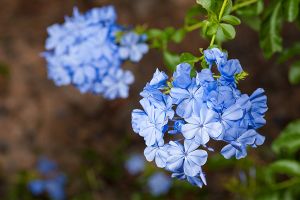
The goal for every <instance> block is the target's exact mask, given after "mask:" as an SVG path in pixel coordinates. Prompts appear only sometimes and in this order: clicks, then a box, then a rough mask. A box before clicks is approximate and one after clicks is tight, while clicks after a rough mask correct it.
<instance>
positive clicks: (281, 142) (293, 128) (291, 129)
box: [272, 120, 300, 154]
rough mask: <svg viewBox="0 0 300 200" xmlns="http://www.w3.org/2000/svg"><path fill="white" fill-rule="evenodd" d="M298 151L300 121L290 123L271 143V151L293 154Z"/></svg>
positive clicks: (299, 144)
mask: <svg viewBox="0 0 300 200" xmlns="http://www.w3.org/2000/svg"><path fill="white" fill-rule="evenodd" d="M299 149H300V120H296V121H294V122H291V123H290V124H289V125H288V126H287V127H286V128H285V129H284V130H283V131H282V133H281V134H280V136H279V137H278V138H277V139H275V140H274V141H273V143H272V150H273V151H274V152H275V153H277V154H279V153H280V152H282V151H284V152H285V153H288V154H293V153H295V152H297V151H298V150H299Z"/></svg>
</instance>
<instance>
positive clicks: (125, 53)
mask: <svg viewBox="0 0 300 200" xmlns="http://www.w3.org/2000/svg"><path fill="white" fill-rule="evenodd" d="M144 41H145V37H143V36H140V35H138V34H136V33H134V32H129V33H126V34H124V35H123V36H122V38H121V42H120V48H119V55H120V57H121V59H123V60H127V59H129V60H131V61H132V62H138V61H140V60H141V59H142V57H143V54H145V53H147V52H148V50H149V47H148V45H147V44H145V43H144Z"/></svg>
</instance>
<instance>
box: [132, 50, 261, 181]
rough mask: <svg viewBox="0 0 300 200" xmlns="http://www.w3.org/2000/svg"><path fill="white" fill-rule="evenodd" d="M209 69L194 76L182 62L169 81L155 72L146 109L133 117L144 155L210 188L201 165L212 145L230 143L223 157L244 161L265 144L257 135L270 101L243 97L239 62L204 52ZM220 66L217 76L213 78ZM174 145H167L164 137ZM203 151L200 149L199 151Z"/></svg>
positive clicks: (256, 96) (217, 52)
mask: <svg viewBox="0 0 300 200" xmlns="http://www.w3.org/2000/svg"><path fill="white" fill-rule="evenodd" d="M204 58H205V61H206V63H207V65H208V68H205V69H202V70H201V71H200V72H197V75H196V77H191V66H190V65H189V64H187V63H181V64H179V65H178V66H177V69H176V71H175V72H174V74H173V77H172V78H171V79H170V80H171V81H168V76H167V75H166V74H165V73H164V72H160V71H159V70H157V71H156V72H155V73H154V76H153V78H152V80H151V81H150V82H149V83H147V85H146V86H145V88H144V89H143V91H142V92H141V96H142V97H143V99H142V100H140V103H141V105H142V107H143V110H140V109H135V110H133V112H132V127H133V130H134V132H136V133H138V134H139V135H140V136H142V137H143V138H144V140H145V143H146V145H147V147H146V149H145V151H144V155H145V157H146V159H147V160H148V161H153V160H154V161H155V163H156V165H157V166H158V167H160V168H165V169H166V170H168V171H170V172H172V177H176V178H178V179H180V180H187V181H188V182H190V183H191V184H193V185H196V186H198V187H202V186H203V185H206V179H205V175H204V173H203V171H202V166H203V165H204V164H205V163H206V161H207V157H208V153H207V151H206V150H212V148H210V147H208V146H207V143H208V142H209V141H210V140H217V141H223V142H226V143H227V145H225V146H224V147H223V148H222V150H221V154H222V155H223V156H224V157H225V158H226V159H229V158H231V157H236V158H237V159H240V158H244V157H245V156H246V155H247V151H246V149H247V147H253V148H255V147H257V146H259V145H262V144H263V142H264V140H265V137H264V136H262V135H260V134H259V133H258V132H257V131H256V130H257V129H258V128H260V127H262V126H263V125H264V124H265V123H266V121H265V119H264V114H265V112H266V111H267V104H266V101H267V98H266V96H265V95H264V90H263V89H260V88H259V89H257V90H256V91H254V92H253V94H252V95H250V96H249V95H247V94H243V93H241V92H240V91H239V90H238V88H237V81H236V80H237V79H238V77H239V76H241V75H242V74H243V69H242V67H241V65H240V63H239V61H238V60H237V59H230V60H228V59H227V54H226V53H224V52H222V51H221V50H219V49H217V48H213V49H208V50H205V51H204ZM213 66H216V68H217V70H218V71H219V73H220V74H219V75H214V74H213V72H212V67H213ZM167 135H169V136H174V138H176V139H174V140H171V141H169V142H166V141H165V139H166V138H165V136H167ZM199 147H201V148H202V149H199Z"/></svg>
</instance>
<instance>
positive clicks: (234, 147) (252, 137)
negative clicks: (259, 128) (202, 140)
mask: <svg viewBox="0 0 300 200" xmlns="http://www.w3.org/2000/svg"><path fill="white" fill-rule="evenodd" d="M243 131H245V130H243V129H240V128H237V127H235V128H233V129H232V130H231V131H230V134H228V135H225V136H224V140H225V141H227V142H229V143H230V144H228V145H226V146H225V147H223V148H222V150H221V154H222V155H223V156H224V157H225V158H227V159H229V158H231V157H232V156H235V157H236V158H237V159H241V158H244V157H246V156H247V150H246V147H247V146H258V145H262V144H263V143H264V140H265V138H264V137H263V136H262V135H260V134H258V133H257V132H256V131H255V130H253V129H250V130H247V131H246V132H243Z"/></svg>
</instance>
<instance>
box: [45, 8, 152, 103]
mask: <svg viewBox="0 0 300 200" xmlns="http://www.w3.org/2000/svg"><path fill="white" fill-rule="evenodd" d="M116 19H117V15H116V12H115V9H114V7H112V6H107V7H102V8H94V9H91V10H89V11H88V12H86V13H84V14H81V13H80V12H79V11H78V9H77V8H74V11H73V16H72V17H66V18H65V22H64V23H63V24H54V25H52V26H50V27H49V28H48V29H47V31H48V34H49V37H48V38H47V40H46V50H47V51H46V52H44V53H43V56H44V58H45V59H46V61H47V68H48V77H49V78H50V79H52V80H53V81H54V82H55V84H56V85H57V86H64V85H70V84H72V85H74V86H75V87H77V88H78V89H79V91H80V92H81V93H87V92H90V93H94V94H100V95H103V96H104V97H105V98H107V99H115V98H126V97H128V90H129V85H130V84H132V83H133V81H134V77H133V75H132V73H131V72H128V71H125V72H124V71H123V70H121V69H120V68H121V66H122V64H123V63H124V61H125V60H124V59H125V58H121V57H120V56H119V51H120V48H121V47H120V45H121V44H124V45H129V44H127V43H126V41H127V42H128V39H124V41H123V40H122V41H121V44H118V43H117V41H116V33H117V32H121V31H123V30H124V28H123V27H121V26H120V25H118V24H117V23H116ZM128 34H129V33H128ZM126 35H127V34H126ZM130 35H131V34H129V36H127V37H129V38H130V37H131V36H130ZM124 37H125V36H124ZM139 38H143V37H140V36H139ZM140 40H143V39H140ZM129 42H131V43H130V45H131V46H130V49H131V53H130V55H131V57H130V58H131V59H134V60H135V61H137V60H139V59H140V58H141V56H142V55H143V54H144V53H146V51H145V48H146V47H145V45H146V44H143V43H140V41H138V42H139V43H134V41H129ZM128 47H129V46H128ZM122 48H125V46H124V47H122ZM141 53H142V54H141Z"/></svg>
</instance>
